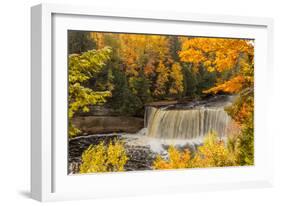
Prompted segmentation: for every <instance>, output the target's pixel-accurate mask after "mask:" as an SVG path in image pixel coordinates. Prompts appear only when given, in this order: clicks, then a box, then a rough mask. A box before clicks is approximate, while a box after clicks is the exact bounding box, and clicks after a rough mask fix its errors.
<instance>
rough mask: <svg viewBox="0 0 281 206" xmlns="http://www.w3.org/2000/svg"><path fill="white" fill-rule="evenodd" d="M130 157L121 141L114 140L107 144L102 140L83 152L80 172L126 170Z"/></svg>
mask: <svg viewBox="0 0 281 206" xmlns="http://www.w3.org/2000/svg"><path fill="white" fill-rule="evenodd" d="M127 161H128V157H127V154H126V151H125V148H124V144H123V143H122V142H121V141H118V140H114V141H110V143H109V144H108V145H107V146H106V145H105V143H104V142H103V141H102V142H100V143H99V144H98V145H95V146H93V145H90V146H89V147H88V149H86V150H85V151H84V152H83V154H82V164H81V166H80V173H92V172H117V171H124V165H125V164H126V163H127Z"/></svg>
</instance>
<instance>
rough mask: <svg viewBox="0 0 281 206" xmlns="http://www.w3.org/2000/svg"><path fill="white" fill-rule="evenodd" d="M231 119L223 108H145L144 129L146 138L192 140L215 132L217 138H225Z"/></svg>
mask: <svg viewBox="0 0 281 206" xmlns="http://www.w3.org/2000/svg"><path fill="white" fill-rule="evenodd" d="M230 122H231V118H230V117H229V116H228V114H227V113H226V112H225V111H224V107H198V108H193V109H185V110H183V109H172V110H169V109H165V108H156V107H147V108H146V111H145V125H144V126H145V127H146V128H147V134H146V135H147V136H148V137H153V138H161V139H194V138H198V137H199V138H200V137H203V136H205V135H206V134H207V133H208V132H210V131H215V132H216V133H217V134H218V136H219V137H226V136H227V128H228V125H229V123H230Z"/></svg>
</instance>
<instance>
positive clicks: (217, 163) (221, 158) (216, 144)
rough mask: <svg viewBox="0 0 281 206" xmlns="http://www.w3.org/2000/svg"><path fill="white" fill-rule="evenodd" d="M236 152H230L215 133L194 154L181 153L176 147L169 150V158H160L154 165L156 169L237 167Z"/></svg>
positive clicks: (185, 151)
mask: <svg viewBox="0 0 281 206" xmlns="http://www.w3.org/2000/svg"><path fill="white" fill-rule="evenodd" d="M236 152H237V151H233V150H229V149H228V147H227V145H226V143H225V142H224V141H223V140H220V139H219V138H218V137H217V135H216V134H215V133H210V134H208V135H207V136H206V137H205V140H204V144H203V145H202V146H199V147H198V148H197V150H196V152H195V153H194V154H191V152H190V151H189V150H188V149H185V150H184V151H182V152H181V151H179V150H178V149H176V147H175V146H170V147H169V149H168V158H166V159H165V158H163V157H161V156H158V157H157V158H156V160H155V161H154V163H153V166H154V168H155V169H178V168H206V167H224V166H235V165H237V160H236V156H237V155H236Z"/></svg>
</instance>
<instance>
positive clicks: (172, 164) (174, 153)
mask: <svg viewBox="0 0 281 206" xmlns="http://www.w3.org/2000/svg"><path fill="white" fill-rule="evenodd" d="M168 153H169V160H165V159H163V158H162V157H161V156H157V157H156V160H155V161H154V162H153V167H154V168H155V169H180V168H188V167H190V166H191V165H190V159H191V156H190V152H189V150H185V151H184V152H180V151H178V150H177V149H176V148H175V147H174V146H170V147H169V149H168Z"/></svg>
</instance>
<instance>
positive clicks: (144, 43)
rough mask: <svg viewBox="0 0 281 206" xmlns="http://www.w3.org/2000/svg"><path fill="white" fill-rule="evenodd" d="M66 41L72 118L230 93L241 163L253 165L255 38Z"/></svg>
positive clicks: (99, 36) (91, 35)
mask: <svg viewBox="0 0 281 206" xmlns="http://www.w3.org/2000/svg"><path fill="white" fill-rule="evenodd" d="M68 35H69V37H68V38H69V42H68V43H69V45H68V46H69V49H68V50H69V118H72V117H73V115H74V114H75V113H76V112H77V111H80V110H81V111H85V112H87V111H88V110H89V107H88V106H89V105H97V104H105V106H107V107H110V108H112V109H114V110H115V111H116V112H117V113H118V114H120V115H134V116H143V113H144V106H145V104H147V103H149V102H152V101H159V100H161V101H162V100H181V101H182V100H185V99H190V98H204V97H205V96H207V95H216V94H235V95H237V98H236V101H235V103H234V104H233V105H232V106H231V107H230V108H228V109H227V112H228V113H229V114H230V115H231V116H232V118H233V119H234V120H235V121H236V123H237V124H238V125H239V127H240V128H241V130H242V133H241V135H240V136H239V138H238V140H239V141H237V142H238V143H237V147H239V148H240V150H239V151H240V154H239V159H240V162H241V164H253V162H254V159H253V153H254V151H253V116H254V42H253V40H247V39H230V38H207V37H178V36H167V35H144V34H118V33H100V32H79V31H70V32H69V34H68ZM70 131H71V130H70ZM76 132H77V131H72V133H71V135H74V134H75V133H76Z"/></svg>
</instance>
